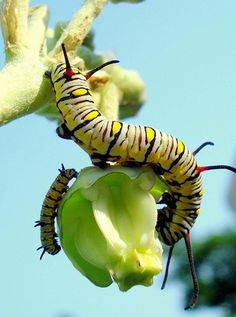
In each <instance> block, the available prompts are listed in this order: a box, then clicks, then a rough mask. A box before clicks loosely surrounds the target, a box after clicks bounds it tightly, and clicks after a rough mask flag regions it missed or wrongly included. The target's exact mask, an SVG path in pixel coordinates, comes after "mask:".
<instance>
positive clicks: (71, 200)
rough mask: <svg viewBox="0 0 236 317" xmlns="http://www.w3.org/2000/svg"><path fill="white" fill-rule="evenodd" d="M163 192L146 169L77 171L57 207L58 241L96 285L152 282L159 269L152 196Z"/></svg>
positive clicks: (77, 266)
mask: <svg viewBox="0 0 236 317" xmlns="http://www.w3.org/2000/svg"><path fill="white" fill-rule="evenodd" d="M158 188H159V189H158ZM163 190H165V187H164V186H163V183H162V181H161V180H160V179H159V178H158V177H157V176H156V175H155V174H154V172H153V171H152V170H151V169H150V168H139V169H136V168H124V167H119V166H112V167H109V168H106V169H105V170H102V169H99V168H96V167H88V168H86V169H84V170H82V171H81V173H80V174H79V176H78V178H77V179H76V181H75V182H74V184H73V185H72V186H71V188H70V189H69V190H68V192H67V193H66V194H65V196H64V198H63V201H62V202H61V204H60V206H59V209H58V226H59V236H60V240H61V245H62V248H63V249H64V251H65V253H66V255H67V256H68V258H69V259H70V260H71V262H72V264H73V265H74V266H75V268H76V269H78V270H79V271H80V272H81V273H82V274H83V275H84V276H86V277H87V278H88V279H89V280H90V281H92V282H93V283H94V284H95V285H98V286H100V287H106V286H109V285H110V284H111V283H112V281H115V282H116V283H117V284H118V286H119V288H120V290H122V291H126V290H128V289H129V288H131V287H132V286H134V285H137V284H140V285H145V286H149V285H151V284H152V282H153V276H154V275H156V274H158V273H160V271H161V270H162V247H161V244H160V242H159V240H158V238H157V233H156V231H155V225H156V220H157V210H156V202H155V199H158V196H159V197H160V196H161V195H162V193H163ZM150 191H153V192H155V199H154V197H153V195H152V194H151V193H150ZM158 193H159V194H158Z"/></svg>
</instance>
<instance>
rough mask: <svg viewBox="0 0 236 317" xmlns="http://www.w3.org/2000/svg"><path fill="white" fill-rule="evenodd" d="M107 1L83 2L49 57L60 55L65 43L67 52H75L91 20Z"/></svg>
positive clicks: (87, 30)
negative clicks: (62, 45) (62, 44)
mask: <svg viewBox="0 0 236 317" xmlns="http://www.w3.org/2000/svg"><path fill="white" fill-rule="evenodd" d="M107 3H108V0H85V1H84V4H83V5H82V7H81V9H80V10H79V11H78V12H77V13H76V14H75V15H74V17H73V18H72V20H71V21H70V22H69V24H68V25H67V27H66V29H65V30H64V32H63V34H62V35H61V37H60V38H59V40H58V42H57V43H56V45H55V48H54V49H53V50H52V51H51V52H50V54H49V55H50V57H52V58H55V57H56V56H57V55H58V54H61V43H62V42H63V43H65V45H66V49H67V52H68V53H70V52H72V53H73V54H74V53H75V51H76V48H78V47H79V46H80V45H81V44H82V42H83V40H84V38H85V37H86V35H87V34H88V32H89V30H90V28H91V25H92V23H93V20H94V19H95V18H96V17H97V16H98V14H99V13H100V12H101V11H102V9H103V8H104V6H105V5H106V4H107Z"/></svg>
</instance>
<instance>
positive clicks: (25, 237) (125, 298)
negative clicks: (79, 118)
mask: <svg viewBox="0 0 236 317" xmlns="http://www.w3.org/2000/svg"><path fill="white" fill-rule="evenodd" d="M37 3H38V2H37V1H31V4H32V5H34V4H37ZM41 3H44V4H46V5H48V7H49V9H50V12H51V17H50V26H51V27H53V26H54V25H55V23H56V22H57V21H61V20H64V21H67V20H69V19H70V18H71V17H72V16H73V15H74V13H75V12H76V11H77V10H78V8H79V7H80V5H81V3H82V1H72V0H67V1H56V0H50V1H41ZM235 15H236V1H235V0H227V1H220V0H214V1H213V0H207V1H206V0H198V1H193V0H179V1H173V0H172V1H170V0H165V1H159V0H148V1H145V2H143V3H140V4H135V5H134V4H133V5H132V4H128V3H124V4H119V5H114V4H109V5H108V6H107V7H106V8H105V9H104V11H103V13H102V14H101V15H100V16H99V17H98V19H97V20H96V22H95V23H94V29H95V30H96V37H95V43H96V50H97V52H98V53H103V52H108V51H113V52H114V53H115V55H116V57H117V59H119V60H120V65H121V66H122V67H125V68H127V69H136V70H138V72H139V73H140V74H141V76H142V78H143V79H144V81H145V85H146V94H147V102H146V103H145V105H144V106H143V107H142V109H141V110H140V112H139V114H138V115H137V116H136V117H135V118H130V119H129V120H127V122H130V123H131V122H132V123H138V124H146V125H148V126H153V127H154V128H157V129H159V130H161V131H165V132H168V133H170V134H172V135H174V136H176V137H179V138H180V139H182V140H183V141H184V143H185V144H187V146H188V147H189V148H190V149H192V150H194V149H195V148H196V147H197V146H199V145H200V144H201V143H202V142H204V141H209V140H210V141H213V142H215V146H214V147H208V148H206V149H204V150H203V151H202V152H201V153H199V154H198V161H199V164H200V165H208V164H217V163H224V164H231V165H234V166H235V165H236V133H235V129H236V128H235V117H236V105H235V104H236V89H235V81H236V80H235V74H236V37H235V31H236V18H235ZM0 52H1V54H0V62H1V65H3V60H4V53H3V43H2V40H1V42H0ZM32 71H33V70H32ZM1 89H4V87H1ZM55 129H56V124H55V123H53V122H49V121H47V120H46V119H45V118H43V117H39V116H36V115H30V116H28V117H25V118H22V119H19V120H16V121H14V122H12V123H10V124H8V125H6V126H4V127H2V128H1V133H0V148H1V159H0V162H1V167H2V168H1V182H0V192H1V200H0V210H1V222H0V245H1V262H0V276H1V277H0V279H1V283H0V316H4V317H21V316H24V317H31V316H34V317H56V316H58V315H59V314H63V313H64V314H66V313H67V314H70V316H72V317H94V316H96V317H104V316H113V317H118V316H129V317H142V316H144V315H145V316H164V317H166V316H175V317H180V316H181V317H183V316H186V317H188V316H192V317H200V316H201V317H206V316H213V314H214V316H215V317H220V316H222V311H221V310H220V309H214V310H193V311H190V312H185V311H184V310H183V308H184V302H183V289H182V287H181V285H179V284H178V283H173V282H169V283H167V286H166V289H165V290H164V291H161V290H160V286H161V283H162V279H163V274H161V275H159V276H157V277H156V278H155V283H154V285H153V286H152V287H149V288H146V287H141V286H139V287H135V288H133V289H131V290H130V291H129V292H127V293H121V292H120V291H119V290H118V287H117V286H116V285H114V284H113V285H112V286H110V287H109V288H106V289H101V288H97V287H95V286H94V285H93V284H91V283H90V282H89V281H88V280H86V279H85V278H84V277H83V276H82V275H81V274H80V273H79V272H78V271H76V270H75V269H74V267H73V266H72V264H71V263H70V262H69V260H68V259H67V258H66V257H65V255H64V253H63V252H60V253H59V254H58V255H57V256H54V257H52V256H49V255H45V256H44V258H43V260H42V261H39V255H40V253H38V252H36V248H37V247H38V246H39V245H40V241H39V230H38V229H35V228H34V222H35V221H36V220H38V219H39V214H40V209H41V204H42V201H43V199H44V196H45V194H46V192H47V190H48V188H49V186H50V184H51V183H52V181H53V180H54V178H55V176H56V175H57V173H58V170H57V169H58V168H59V167H60V165H61V163H64V164H65V166H66V167H67V168H70V167H74V168H76V169H77V170H80V169H81V168H83V167H85V166H88V165H90V161H89V158H88V156H87V155H86V154H85V153H84V152H83V151H82V150H81V149H80V148H78V146H76V145H75V144H74V143H73V142H69V141H65V140H63V139H60V138H58V137H57V135H56V134H55ZM232 180H233V176H232V174H231V173H230V172H228V171H209V172H208V173H205V174H204V175H203V184H204V187H205V195H204V198H203V202H202V208H201V210H202V213H201V215H200V216H199V218H198V219H197V221H196V224H195V226H194V228H193V230H192V231H191V234H192V237H193V238H194V239H195V240H200V239H202V238H203V237H207V236H209V235H210V234H212V233H217V232H220V231H222V230H227V228H228V227H229V226H231V227H234V226H235V217H234V211H233V210H232V209H230V207H229V205H228V201H227V198H228V197H227V195H228V191H229V188H230V184H231V182H232ZM182 247H183V256H186V255H185V250H184V245H183V244H182ZM223 260H224V259H222V261H223ZM186 261H187V258H186Z"/></svg>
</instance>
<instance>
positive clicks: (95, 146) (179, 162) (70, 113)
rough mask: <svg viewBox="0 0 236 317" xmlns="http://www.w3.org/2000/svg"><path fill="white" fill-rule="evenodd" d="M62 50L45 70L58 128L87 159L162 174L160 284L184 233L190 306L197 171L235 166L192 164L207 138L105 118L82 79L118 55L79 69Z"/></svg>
mask: <svg viewBox="0 0 236 317" xmlns="http://www.w3.org/2000/svg"><path fill="white" fill-rule="evenodd" d="M62 50H63V53H64V58H65V63H59V64H57V65H55V66H54V67H53V68H52V70H51V71H47V72H46V73H45V76H46V77H48V78H50V80H51V83H52V86H53V88H54V91H55V95H56V104H57V107H58V109H59V112H60V114H61V116H62V119H63V123H62V124H61V125H60V126H59V127H58V128H57V134H58V135H59V136H60V137H62V138H65V139H71V140H73V141H75V142H76V143H77V144H78V145H79V146H80V147H81V148H83V149H84V150H85V151H86V152H87V153H88V154H89V156H90V158H91V160H92V163H93V164H94V165H96V166H98V167H100V168H105V167H106V166H107V165H109V164H110V163H112V162H113V163H116V164H120V165H123V166H135V167H139V166H145V165H148V166H150V167H152V168H153V170H154V172H155V173H157V174H158V175H160V176H161V177H162V178H163V180H164V181H165V183H166V184H167V185H168V188H169V189H168V192H167V193H165V194H164V195H163V198H162V202H163V203H165V204H166V207H163V208H162V209H160V210H159V211H158V220H157V225H156V230H157V232H158V235H159V238H160V240H162V241H163V242H164V243H165V244H167V245H169V246H170V252H169V257H168V263H167V269H166V274H165V279H164V282H163V285H162V288H163V287H164V285H165V282H166V278H167V274H168V267H169V262H170V258H171V254H172V251H173V248H174V245H175V243H176V242H178V241H179V240H180V239H181V238H184V240H185V244H186V248H187V252H188V258H189V263H190V269H191V274H192V280H193V286H194V290H193V296H192V299H191V300H190V302H189V304H188V305H187V306H186V309H189V308H191V307H193V306H194V304H195V303H196V300H197V297H198V292H199V290H198V282H197V277H196V273H195V268H194V263H193V256H192V251H191V245H190V236H189V231H190V229H191V228H192V226H193V224H194V222H195V220H196V218H197V217H198V215H199V213H200V204H201V199H202V195H203V187H202V181H201V173H202V172H203V171H206V170H211V169H228V170H230V171H232V172H234V173H236V168H234V167H232V166H228V165H214V166H203V167H202V166H199V165H198V164H197V162H196V159H195V155H196V154H197V153H198V152H199V151H200V150H201V149H202V148H203V147H204V146H205V145H208V144H212V143H211V142H206V143H204V144H202V145H201V146H200V147H199V148H198V149H196V150H195V151H194V152H193V153H191V152H190V151H189V150H188V149H187V147H186V146H185V145H184V143H183V142H182V141H181V140H179V139H178V138H175V137H173V136H171V135H169V134H167V133H165V132H161V131H159V130H156V129H153V128H151V127H147V126H141V125H132V124H127V123H123V122H120V121H116V120H107V119H106V118H105V117H104V116H103V115H102V114H101V113H100V112H99V111H98V109H97V108H96V106H95V104H94V101H93V97H92V93H91V91H90V88H89V85H88V82H87V80H88V79H89V78H90V77H91V76H92V75H93V74H94V73H95V72H97V71H98V70H100V69H102V68H103V67H106V66H108V65H110V64H113V63H117V62H118V61H117V60H112V61H109V62H106V63H104V64H102V65H101V66H99V67H97V68H95V69H93V70H91V71H88V72H87V73H83V72H81V71H80V70H79V69H78V68H76V67H71V65H70V62H69V60H68V57H67V53H66V50H65V46H64V44H62Z"/></svg>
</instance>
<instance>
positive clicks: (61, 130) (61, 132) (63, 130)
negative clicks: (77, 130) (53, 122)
mask: <svg viewBox="0 0 236 317" xmlns="http://www.w3.org/2000/svg"><path fill="white" fill-rule="evenodd" d="M56 133H57V135H58V136H59V137H60V138H62V139H66V140H70V139H71V132H70V130H69V129H68V128H67V126H66V125H65V123H62V124H61V125H60V126H59V127H58V128H57V129H56Z"/></svg>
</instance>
